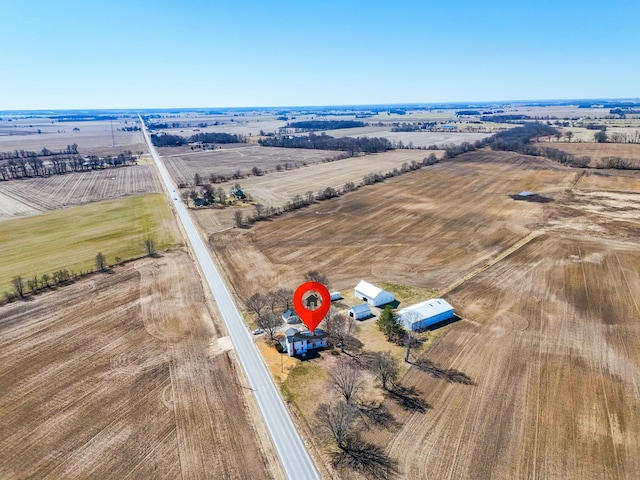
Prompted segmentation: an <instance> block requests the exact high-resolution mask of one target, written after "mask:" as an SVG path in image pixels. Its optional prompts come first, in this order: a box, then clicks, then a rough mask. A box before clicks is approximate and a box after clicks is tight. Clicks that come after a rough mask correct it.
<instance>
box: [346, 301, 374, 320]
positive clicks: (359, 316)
mask: <svg viewBox="0 0 640 480" xmlns="http://www.w3.org/2000/svg"><path fill="white" fill-rule="evenodd" d="M349 316H350V317H352V318H355V319H356V320H363V319H365V318H369V317H370V316H371V309H370V308H369V304H368V303H363V304H362V305H356V306H355V307H351V308H350V309H349Z"/></svg>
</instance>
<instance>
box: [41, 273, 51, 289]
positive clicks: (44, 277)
mask: <svg viewBox="0 0 640 480" xmlns="http://www.w3.org/2000/svg"><path fill="white" fill-rule="evenodd" d="M50 281H51V276H50V275H49V274H48V273H45V274H43V275H42V278H41V279H40V283H41V284H42V286H43V287H45V288H49V282H50Z"/></svg>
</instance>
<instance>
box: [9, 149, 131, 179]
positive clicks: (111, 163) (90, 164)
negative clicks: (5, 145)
mask: <svg viewBox="0 0 640 480" xmlns="http://www.w3.org/2000/svg"><path fill="white" fill-rule="evenodd" d="M138 155H142V152H138ZM136 162H137V157H136V156H134V155H133V152H132V151H131V150H125V151H124V152H121V153H119V154H118V155H117V156H115V157H114V156H112V155H107V156H106V157H98V156H97V155H90V156H86V157H81V156H79V155H71V156H65V155H59V154H56V155H51V156H48V157H46V158H45V159H43V158H42V157H27V158H22V157H20V158H12V159H10V160H5V161H2V160H0V180H5V181H6V180H13V179H19V178H28V177H44V176H49V175H63V174H65V173H69V172H86V171H89V170H96V169H104V168H109V167H119V166H123V165H132V164H134V163H136Z"/></svg>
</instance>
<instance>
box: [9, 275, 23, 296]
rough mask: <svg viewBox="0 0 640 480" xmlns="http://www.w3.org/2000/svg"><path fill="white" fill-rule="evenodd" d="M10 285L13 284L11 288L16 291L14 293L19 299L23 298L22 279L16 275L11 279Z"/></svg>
mask: <svg viewBox="0 0 640 480" xmlns="http://www.w3.org/2000/svg"><path fill="white" fill-rule="evenodd" d="M11 283H12V284H13V288H14V290H15V291H16V293H17V294H18V295H20V298H24V280H23V278H22V277H21V276H20V275H18V276H15V277H13V278H12V279H11Z"/></svg>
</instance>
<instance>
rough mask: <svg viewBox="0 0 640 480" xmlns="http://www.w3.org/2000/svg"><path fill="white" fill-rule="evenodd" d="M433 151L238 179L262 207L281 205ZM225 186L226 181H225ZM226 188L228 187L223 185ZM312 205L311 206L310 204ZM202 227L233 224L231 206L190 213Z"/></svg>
mask: <svg viewBox="0 0 640 480" xmlns="http://www.w3.org/2000/svg"><path fill="white" fill-rule="evenodd" d="M431 153H435V154H436V155H438V156H440V155H441V154H442V152H440V151H436V150H430V151H424V150H392V151H389V152H384V153H377V154H374V155H365V156H361V157H353V158H347V159H344V160H338V161H335V162H328V163H317V164H314V165H309V166H308V167H301V168H297V169H294V170H288V171H282V172H273V173H270V174H268V175H264V176H261V177H255V176H251V177H248V178H244V179H242V180H239V181H238V182H239V183H240V185H241V186H242V188H243V191H244V192H246V193H247V194H249V195H250V196H251V198H252V199H253V200H254V201H255V202H256V203H260V204H262V205H264V206H271V207H282V206H284V204H285V203H287V202H288V201H290V200H291V199H292V198H293V197H294V196H296V195H301V196H303V197H304V196H305V195H306V193H307V192H309V191H311V192H313V193H317V192H319V191H320V190H324V189H325V188H327V187H333V188H338V187H342V186H343V185H344V184H345V183H347V182H354V183H357V182H360V181H361V180H362V178H363V177H364V176H365V175H367V174H369V173H385V172H388V171H390V170H393V169H394V168H398V169H400V167H401V166H402V164H403V163H405V162H406V163H409V164H410V163H411V162H412V161H416V162H422V160H423V159H424V158H425V157H427V156H429V155H430V154H431ZM226 185H228V184H226ZM227 188H229V187H227ZM312 208H315V206H314V207H312ZM243 211H244V212H245V213H246V214H253V208H251V207H245V208H244V209H243ZM193 214H194V217H195V218H196V219H197V220H198V223H199V224H200V226H201V227H202V228H203V230H204V231H205V232H206V233H207V234H208V235H211V234H212V233H215V232H218V231H220V230H224V229H227V228H230V227H232V226H233V225H234V220H233V215H234V210H233V209H229V208H227V209H224V210H210V209H202V210H196V211H194V212H193Z"/></svg>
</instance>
